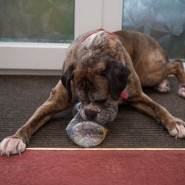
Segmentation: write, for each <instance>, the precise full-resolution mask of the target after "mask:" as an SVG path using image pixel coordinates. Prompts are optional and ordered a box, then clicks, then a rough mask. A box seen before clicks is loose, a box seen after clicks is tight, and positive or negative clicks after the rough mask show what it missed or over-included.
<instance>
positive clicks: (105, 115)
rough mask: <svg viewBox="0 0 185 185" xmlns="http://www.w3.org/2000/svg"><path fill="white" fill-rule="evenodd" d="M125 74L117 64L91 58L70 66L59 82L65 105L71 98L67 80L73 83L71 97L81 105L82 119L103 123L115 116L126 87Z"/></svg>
mask: <svg viewBox="0 0 185 185" xmlns="http://www.w3.org/2000/svg"><path fill="white" fill-rule="evenodd" d="M91 60H92V61H93V62H92V61H91ZM129 74H130V71H129V70H128V69H127V68H126V67H125V66H124V65H123V64H122V63H121V62H120V61H117V60H114V59H110V58H109V59H101V60H100V59H98V58H91V59H89V60H88V61H85V62H82V61H80V62H75V63H74V64H72V65H70V66H69V67H68V68H67V70H66V71H65V73H64V75H63V76H62V78H61V80H62V83H63V85H64V87H65V88H66V89H67V92H68V102H70V101H71V98H72V92H71V86H70V84H71V83H70V81H71V80H73V83H74V88H75V94H76V96H77V97H78V99H79V101H80V102H81V103H82V108H81V110H80V114H81V116H82V117H83V119H85V120H91V121H95V122H97V123H99V124H105V123H107V122H110V121H113V120H114V119H115V117H116V115H117V111H118V105H117V100H118V99H119V96H120V94H121V92H122V91H123V90H124V88H125V87H126V84H127V78H128V75H129Z"/></svg>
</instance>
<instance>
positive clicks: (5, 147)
mask: <svg viewBox="0 0 185 185" xmlns="http://www.w3.org/2000/svg"><path fill="white" fill-rule="evenodd" d="M25 150H26V144H25V143H24V142H23V141H22V140H21V139H19V138H13V137H7V138H5V139H4V140H3V141H2V142H1V143H0V153H1V156H2V155H7V156H10V155H14V154H19V155H20V154H21V153H22V152H24V151H25Z"/></svg>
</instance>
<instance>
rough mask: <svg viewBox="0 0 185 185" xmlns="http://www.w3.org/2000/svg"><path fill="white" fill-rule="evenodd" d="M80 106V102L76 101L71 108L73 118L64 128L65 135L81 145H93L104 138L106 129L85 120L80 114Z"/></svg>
mask: <svg viewBox="0 0 185 185" xmlns="http://www.w3.org/2000/svg"><path fill="white" fill-rule="evenodd" d="M80 108H81V103H77V104H76V105H75V106H74V108H73V116H74V118H73V119H72V120H71V121H70V122H69V124H68V126H67V128H66V132H67V135H68V136H69V138H70V139H71V140H72V141H73V142H74V143H76V144H77V145H79V146H81V147H85V148H89V147H95V146H97V145H99V144H100V143H101V142H102V141H103V140H104V139H105V137H106V135H107V132H108V129H107V128H105V127H103V126H101V125H99V124H97V123H95V122H93V121H85V120H84V119H83V118H82V117H81V116H80V113H79V111H80Z"/></svg>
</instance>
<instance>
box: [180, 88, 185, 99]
mask: <svg viewBox="0 0 185 185" xmlns="http://www.w3.org/2000/svg"><path fill="white" fill-rule="evenodd" d="M178 95H179V96H181V97H183V98H185V87H180V88H179V90H178Z"/></svg>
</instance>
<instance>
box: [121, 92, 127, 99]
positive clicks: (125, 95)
mask: <svg viewBox="0 0 185 185" xmlns="http://www.w3.org/2000/svg"><path fill="white" fill-rule="evenodd" d="M119 98H120V99H122V100H126V99H128V94H127V93H125V92H122V93H121V95H120V97H119Z"/></svg>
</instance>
